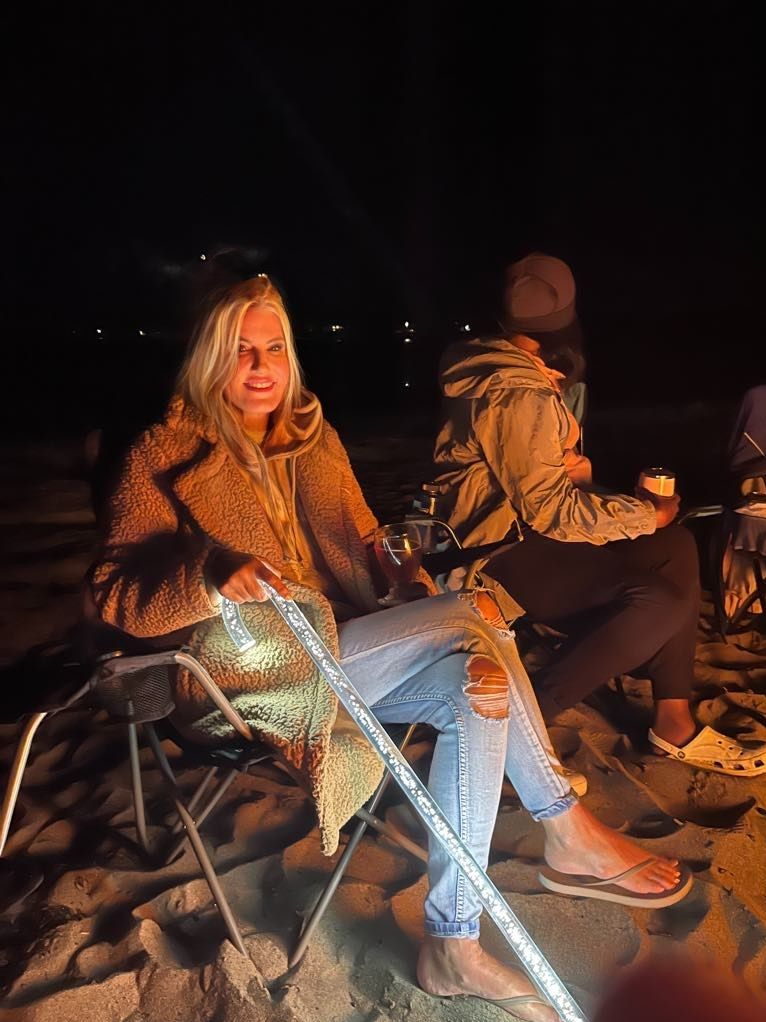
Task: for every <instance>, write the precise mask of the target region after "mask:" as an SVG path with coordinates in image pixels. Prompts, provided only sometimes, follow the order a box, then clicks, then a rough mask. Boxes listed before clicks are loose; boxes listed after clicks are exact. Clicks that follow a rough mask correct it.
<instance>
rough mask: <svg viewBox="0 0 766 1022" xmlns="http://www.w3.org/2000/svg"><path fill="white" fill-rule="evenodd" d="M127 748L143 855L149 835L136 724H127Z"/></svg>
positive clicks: (147, 848)
mask: <svg viewBox="0 0 766 1022" xmlns="http://www.w3.org/2000/svg"><path fill="white" fill-rule="evenodd" d="M128 749H129V750H130V780H131V785H132V787H133V808H134V811H135V814H136V832H137V833H138V843H139V844H140V845H141V850H142V851H143V853H144V854H145V855H148V854H149V837H148V835H147V833H146V807H145V804H144V786H143V784H142V783H141V761H140V760H139V758H138V726H137V725H136V724H133V723H130V724H128Z"/></svg>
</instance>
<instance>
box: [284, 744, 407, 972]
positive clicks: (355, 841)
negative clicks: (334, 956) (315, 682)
mask: <svg viewBox="0 0 766 1022" xmlns="http://www.w3.org/2000/svg"><path fill="white" fill-rule="evenodd" d="M414 730H415V725H414V724H410V726H409V728H408V729H407V733H406V734H405V736H404V738H403V740H402V742H401V744H400V746H399V749H400V750H401V751H402V752H403V751H404V750H405V749H406V748H407V746H408V745H409V743H410V740H411V738H412V735H413V732H414ZM390 781H391V774H389V773H386V774H385V776H384V777H383V780H382V781H381V782H380V784H379V785H378V787H377V790H376V791H375V793H374V794H373V796H372V798H371V799H370V801H369V802H368V804H367V810H366V812H367V814H368V815H370V816H371V814H372V813H374V812H375V810H376V809H377V807H378V804H379V802H380V800H381V798H382V797H383V794H384V792H385V790H386V788H387V787H388V785H389V783H390ZM357 816H360V822H359V823H358V824H357V825H356V827H355V829H354V832H353V833H352V835H351V837H350V838H349V840H348V844H347V845H346V847H345V849H344V851H343V854H342V855H341V857H340V859H338V862H337V865H336V866H335V869H334V870H333V872H332V876H331V877H330V879H329V880H328V881H327V886H326V887H325V889H324V890H323V891H322V893H321V894H320V896H319V900H318V901H317V903H316V905H315V906H314V909H313V911H312V913H311V915H310V916H309V917H308V918H307V919H306V921H305V922H304V924H303V929H302V930H301V936H300V939H299V941H298V943H297V945H296V946H295V949H294V950H293V952H292V954H291V955H290V959H289V962H288V965H289V967H290V968H291V969H292V968H293V966H295V965H297V964H298V962H300V961H301V959H302V958H303V956H304V955H305V953H306V948H307V947H308V946H309V942H310V940H311V938H312V936H313V933H314V930H315V929H316V928H317V926H318V925H319V923H320V921H321V919H322V916H323V915H324V914H325V911H326V910H327V906H328V905H329V904H330V902H331V901H332V897H333V895H334V894H335V892H336V890H337V889H338V884H339V883H340V882H341V880H342V879H343V875H344V874H345V872H346V870H347V869H348V864H349V862H350V861H351V856H352V855H353V854H354V852H355V851H356V849H357V846H358V845H359V842H360V841H361V840H362V838H363V837H364V834H365V831H366V830H367V827H368V825H369V821H368V820H366V819H365V818H364V817H362V816H361V814H360V813H357ZM371 819H374V820H377V817H375V816H371ZM378 822H380V821H378ZM396 838H397V839H398V838H399V834H397V835H396ZM415 847H417V848H418V852H421V853H422V849H421V848H419V847H418V846H415Z"/></svg>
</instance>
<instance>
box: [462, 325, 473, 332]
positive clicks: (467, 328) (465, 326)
mask: <svg viewBox="0 0 766 1022" xmlns="http://www.w3.org/2000/svg"><path fill="white" fill-rule="evenodd" d="M463 329H464V330H465V332H466V333H468V332H469V331H470V329H471V324H470V323H466V324H464V326H463Z"/></svg>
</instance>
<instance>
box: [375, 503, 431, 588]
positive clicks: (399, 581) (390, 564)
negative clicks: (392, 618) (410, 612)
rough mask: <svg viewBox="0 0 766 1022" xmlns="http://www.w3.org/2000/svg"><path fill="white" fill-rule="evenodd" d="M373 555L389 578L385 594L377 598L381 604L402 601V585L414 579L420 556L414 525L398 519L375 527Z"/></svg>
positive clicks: (418, 540) (420, 549) (417, 536)
mask: <svg viewBox="0 0 766 1022" xmlns="http://www.w3.org/2000/svg"><path fill="white" fill-rule="evenodd" d="M375 557H376V558H377V561H378V564H379V565H380V569H381V571H382V572H383V574H384V575H385V576H386V578H387V579H388V581H389V582H390V588H389V590H388V594H387V595H386V596H384V597H383V599H381V600H379V601H378V602H379V603H381V604H383V606H385V607H393V606H395V605H397V604H400V603H406V598H405V597H404V596H403V593H402V586H404V585H407V584H408V583H410V582H413V581H414V579H415V576H416V575H417V573H418V571H419V569H420V565H421V563H422V559H423V548H422V544H421V540H420V532H419V531H418V527H417V526H416V525H411V524H410V523H409V522H401V523H399V524H396V525H383V526H381V527H380V528H379V529H376V530H375Z"/></svg>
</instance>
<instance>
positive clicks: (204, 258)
mask: <svg viewBox="0 0 766 1022" xmlns="http://www.w3.org/2000/svg"><path fill="white" fill-rule="evenodd" d="M200 259H201V260H202V262H203V263H204V262H205V260H206V259H207V256H206V255H205V253H204V252H203V253H202V255H201V256H200Z"/></svg>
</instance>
